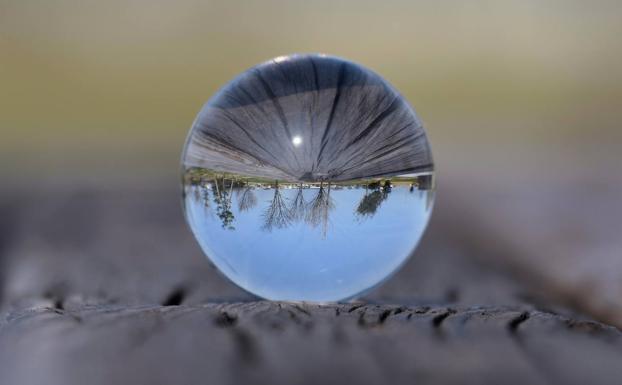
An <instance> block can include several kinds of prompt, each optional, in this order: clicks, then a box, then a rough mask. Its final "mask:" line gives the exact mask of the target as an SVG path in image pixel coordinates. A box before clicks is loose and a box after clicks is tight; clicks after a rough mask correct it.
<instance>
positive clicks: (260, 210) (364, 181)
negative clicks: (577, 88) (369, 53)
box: [182, 55, 434, 302]
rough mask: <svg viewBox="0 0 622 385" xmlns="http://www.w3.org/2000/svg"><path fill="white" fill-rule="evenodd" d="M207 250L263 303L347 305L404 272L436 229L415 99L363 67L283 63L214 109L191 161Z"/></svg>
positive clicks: (200, 121) (195, 219)
mask: <svg viewBox="0 0 622 385" xmlns="http://www.w3.org/2000/svg"><path fill="white" fill-rule="evenodd" d="M182 163H183V183H184V190H183V192H184V205H185V211H186V218H187V220H188V223H189V224H190V227H191V229H192V231H193V233H194V235H195V237H196V238H197V240H198V242H199V244H200V245H201V248H202V249H203V251H204V252H205V254H206V255H207V256H208V258H209V259H210V260H211V261H212V262H213V263H214V264H215V265H216V267H217V268H218V269H219V270H220V271H222V272H223V273H224V275H226V276H227V277H228V278H229V279H231V280H232V281H233V282H234V283H236V284H237V285H239V286H240V287H242V288H243V289H246V290H248V291H250V292H252V293H254V294H256V295H258V296H260V297H264V298H268V299H273V300H290V301H319V302H325V301H338V300H345V299H350V298H353V297H356V296H358V295H361V293H363V292H365V291H366V290H368V289H370V288H372V287H374V286H376V285H378V284H379V283H381V282H382V281H383V280H385V279H386V278H387V277H389V276H390V275H391V274H392V273H394V272H395V271H396V270H397V269H398V268H399V267H400V266H401V265H402V264H403V263H404V262H405V261H406V259H407V258H408V257H409V255H410V254H411V253H412V251H413V250H414V248H415V246H416V245H417V243H418V242H419V239H420V237H421V235H422V233H423V231H424V229H425V227H426V225H427V221H428V218H429V215H430V212H431V209H432V204H433V200H434V173H433V171H434V167H433V162H432V155H431V151H430V146H429V143H428V140H427V137H426V134H425V131H424V130H423V127H422V125H421V122H420V121H419V119H418V118H417V116H416V115H415V113H414V111H413V110H412V108H411V107H410V106H409V105H408V103H407V102H406V101H405V100H404V99H403V98H402V97H401V96H400V95H399V93H398V92H397V91H396V90H395V89H393V88H392V87H391V86H390V85H389V84H388V83H387V82H386V81H384V80H383V79H382V78H381V77H379V76H378V75H376V74H375V73H373V72H371V71H369V70H368V69H366V68H364V67H361V66H360V65H357V64H354V63H352V62H348V61H345V60H342V59H338V58H334V57H330V56H325V55H322V56H319V55H299V56H298V55H296V56H288V57H280V58H278V60H276V59H275V60H272V61H270V62H267V63H263V64H261V65H259V66H257V67H254V68H251V69H250V70H248V71H246V72H244V73H243V74H241V75H240V76H238V77H237V78H236V79H234V80H233V81H232V82H231V83H229V84H228V85H227V86H225V87H224V88H223V89H222V90H221V91H219V92H218V93H217V94H216V95H215V96H214V97H212V98H211V99H210V100H209V101H208V102H207V104H206V105H205V106H204V107H203V109H202V110H201V112H200V113H199V116H198V117H197V119H196V121H195V123H194V125H193V127H192V129H191V132H190V135H189V137H188V141H187V143H186V146H185V148H184V152H183V155H182Z"/></svg>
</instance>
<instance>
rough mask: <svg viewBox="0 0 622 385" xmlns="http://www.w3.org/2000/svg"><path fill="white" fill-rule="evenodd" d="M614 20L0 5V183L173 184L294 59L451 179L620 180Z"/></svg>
mask: <svg viewBox="0 0 622 385" xmlns="http://www.w3.org/2000/svg"><path fill="white" fill-rule="evenodd" d="M620 20H622V3H620V2H619V1H606V0H602V1H590V2H588V1H574V0H571V1H561V0H552V1H539V0H527V1H519V0H509V1H502V2H499V1H486V0H476V1H470V2H463V1H447V0H443V1H434V2H432V1H426V2H423V1H386V2H378V1H354V0H349V1H328V0H319V1H306V2H303V1H276V0H268V1H261V2H260V1H198V0H184V1H174V2H173V1H162V0H154V1H146V0H142V1H136V0H135V1H106V2H99V1H67V0H57V1H44V0H21V1H20V0H0V134H1V138H2V139H1V140H0V176H2V180H3V181H4V182H3V184H4V185H5V187H6V186H11V185H22V184H24V183H26V184H30V183H32V182H33V181H36V183H40V182H41V181H45V182H46V183H59V184H64V185H68V184H69V185H74V184H83V183H87V184H99V183H113V184H115V183H124V184H125V183H142V184H152V183H153V184H155V185H163V184H164V183H172V182H174V181H175V179H176V178H177V177H178V176H177V173H178V160H179V154H180V151H181V147H182V145H183V142H184V140H185V135H186V133H187V130H188V129H189V126H190V124H191V123H192V120H193V119H194V117H195V115H196V113H197V112H198V110H199V109H200V107H201V106H202V104H203V103H204V102H205V101H206V100H207V99H208V98H209V97H210V96H211V95H212V94H213V93H214V92H215V91H216V90H217V89H218V88H219V87H221V86H222V85H224V84H225V83H226V82H227V81H229V80H230V79H231V78H232V77H233V76H235V75H237V74H238V73H240V72H242V71H244V70H245V69H246V68H248V67H250V66H253V65H255V64H257V63H259V62H261V61H264V60H267V59H270V58H272V57H275V56H278V55H283V54H288V53H295V52H323V53H328V54H333V55H337V56H342V57H345V58H348V59H351V60H354V61H357V62H360V63H361V64H363V65H365V66H368V67H370V68H372V69H373V70H375V71H377V72H378V73H380V74H381V75H382V76H384V77H385V78H387V79H388V80H389V81H390V82H391V83H392V84H393V85H394V86H395V87H396V88H398V89H399V90H400V91H401V92H402V93H403V94H404V95H405V96H406V97H407V98H408V100H409V101H410V102H411V103H412V104H413V106H414V107H415V109H416V110H417V111H418V113H419V115H420V116H421V118H422V119H423V121H424V124H425V125H426V127H427V129H428V132H429V136H430V139H431V141H432V146H433V150H434V152H435V157H436V161H437V163H438V165H439V167H440V169H441V171H443V170H444V171H445V172H446V173H449V174H452V173H455V174H458V173H463V174H464V173H465V172H466V173H467V174H469V173H470V174H475V173H476V171H481V173H482V174H486V173H489V172H497V173H498V172H517V175H521V173H522V174H523V175H524V176H525V177H529V176H530V175H533V174H534V173H540V174H542V173H544V174H542V175H543V176H546V173H550V174H551V175H552V174H557V173H560V172H561V173H564V172H567V173H574V172H585V171H587V172H592V171H593V170H600V171H603V172H606V173H607V172H615V171H616V169H617V165H619V164H620V156H619V154H618V152H619V143H621V142H622V140H621V139H622V132H621V130H620V128H619V122H620V118H621V117H622V113H621V111H620V110H621V108H620V107H621V106H620V104H621V101H622V50H621V48H622V47H621V44H622V41H621V39H620V36H622V23H621V22H620Z"/></svg>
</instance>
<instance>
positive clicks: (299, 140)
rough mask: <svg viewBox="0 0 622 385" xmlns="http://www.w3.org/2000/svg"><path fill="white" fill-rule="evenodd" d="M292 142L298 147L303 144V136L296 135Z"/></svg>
mask: <svg viewBox="0 0 622 385" xmlns="http://www.w3.org/2000/svg"><path fill="white" fill-rule="evenodd" d="M292 144H293V145H294V147H298V146H300V145H301V144H302V138H301V137H300V136H294V138H293V139H292Z"/></svg>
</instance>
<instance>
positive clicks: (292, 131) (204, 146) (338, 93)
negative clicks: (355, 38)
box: [184, 55, 433, 181]
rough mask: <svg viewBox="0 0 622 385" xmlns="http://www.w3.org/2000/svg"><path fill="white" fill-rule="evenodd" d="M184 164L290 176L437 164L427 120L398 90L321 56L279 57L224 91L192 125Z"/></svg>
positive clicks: (338, 175)
mask: <svg viewBox="0 0 622 385" xmlns="http://www.w3.org/2000/svg"><path fill="white" fill-rule="evenodd" d="M294 138H296V140H297V141H298V142H297V143H294ZM184 164H185V165H186V166H187V167H193V166H194V167H203V168H207V169H211V170H216V171H220V172H231V173H236V174H241V175H246V176H256V177H267V178H274V179H284V180H289V181H317V180H324V179H330V180H333V181H343V180H352V179H358V178H367V177H380V176H392V175H400V174H410V173H419V172H426V171H431V170H432V169H433V164H432V155H431V152H430V147H429V144H428V141H427V138H426V134H425V132H424V130H423V127H422V125H421V122H420V121H419V119H418V118H417V116H416V115H415V113H414V111H413V110H412V108H411V107H410V106H409V105H408V103H407V102H406V101H405V100H404V99H403V98H402V97H401V96H400V95H399V93H398V92H397V91H396V90H394V89H393V88H392V87H391V86H390V85H389V84H388V83H386V82H385V81H384V80H383V79H382V78H380V77H379V76H378V75H376V74H375V73H373V72H371V71H369V70H367V69H365V68H363V67H361V66H359V65H357V64H354V63H351V62H348V61H344V60H341V59H337V58H333V57H328V56H320V55H303V56H291V57H286V58H277V59H275V60H273V61H270V62H267V63H264V64H261V65H259V66H257V67H254V68H252V69H250V70H248V71H247V72H245V73H243V74H242V75H240V76H239V77H238V78H236V79H234V80H233V81H232V82H231V83H230V84H228V85H227V86H225V87H224V88H223V89H222V90H220V91H219V93H218V94H216V95H215V96H214V97H213V98H212V99H211V100H210V101H209V102H208V103H207V104H206V105H205V107H204V108H203V109H202V110H201V112H200V113H199V115H198V117H197V119H196V121H195V123H194V125H193V127H192V131H191V134H190V136H189V138H188V143H187V145H186V151H185V155H184Z"/></svg>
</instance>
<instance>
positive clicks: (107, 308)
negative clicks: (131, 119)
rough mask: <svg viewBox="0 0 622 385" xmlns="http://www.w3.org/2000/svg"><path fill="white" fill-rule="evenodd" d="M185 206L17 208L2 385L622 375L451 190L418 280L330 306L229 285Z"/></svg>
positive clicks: (619, 358) (596, 335)
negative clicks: (260, 297)
mask: <svg viewBox="0 0 622 385" xmlns="http://www.w3.org/2000/svg"><path fill="white" fill-rule="evenodd" d="M445 191H450V190H445ZM178 193H179V192H178V191H176V190H174V189H171V190H141V189H127V188H126V189H121V190H114V189H108V190H106V189H101V188H97V189H93V190H80V191H78V192H72V191H69V190H61V191H53V190H52V189H47V190H45V191H34V192H33V191H30V192H15V193H11V192H4V193H3V194H2V197H1V198H0V202H1V203H0V211H1V213H2V214H3V215H2V216H0V230H2V231H1V232H0V233H1V234H2V237H1V238H0V261H1V266H2V268H1V269H0V272H1V278H0V279H1V282H0V283H1V285H0V288H1V289H0V296H1V298H2V299H1V300H0V314H1V316H0V319H1V321H0V373H2V374H1V376H0V379H1V380H2V381H1V383H2V384H5V383H6V384H20V385H22V384H25V385H30V384H33V385H35V384H51V385H55V384H84V383H89V384H109V383H115V384H142V383H144V384H170V383H179V384H186V383H188V384H189V383H230V384H234V383H249V382H253V383H266V384H268V383H269V384H275V383H276V384H279V383H284V384H285V383H288V384H289V383H308V384H317V383H343V382H345V381H356V382H359V383H369V384H377V383H388V382H393V383H409V384H410V383H432V384H435V383H441V384H469V383H472V384H484V383H491V384H498V383H504V384H514V383H516V384H518V383H533V384H540V383H542V384H585V383H590V384H616V383H619V381H620V379H621V378H622V365H620V364H619V363H620V362H622V339H621V334H620V331H619V330H618V329H616V328H614V327H611V326H607V325H605V324H602V323H599V322H596V321H593V320H591V319H590V318H589V317H587V316H585V315H580V314H578V313H576V312H575V311H573V310H572V309H568V308H566V307H563V306H560V305H558V303H559V302H555V301H552V300H551V299H557V298H558V297H557V296H553V297H550V296H549V295H548V294H549V292H548V291H547V289H548V288H549V286H547V285H546V282H545V281H544V282H543V281H537V280H536V278H534V279H533V280H525V279H524V277H523V275H522V272H521V271H520V270H517V269H516V268H514V267H513V265H510V266H507V265H505V264H504V263H503V261H505V260H506V256H505V253H506V252H512V250H511V249H509V248H506V247H505V246H503V244H501V243H500V242H503V241H502V239H501V238H499V237H496V236H493V234H494V233H485V234H480V233H478V232H477V229H478V228H479V222H480V221H479V220H478V221H474V223H473V224H472V225H471V226H469V227H468V228H465V226H463V224H464V222H461V221H460V220H459V218H458V217H456V211H455V210H456V207H455V206H454V205H455V204H457V203H458V200H457V198H456V199H450V197H451V193H450V192H449V193H447V194H449V195H448V196H447V198H444V197H443V193H442V192H441V194H440V196H439V206H438V208H437V211H436V212H435V214H434V217H433V219H432V223H431V228H430V229H429V231H428V233H427V235H426V237H425V239H424V241H423V243H422V245H421V248H420V249H419V250H418V251H417V253H416V255H415V256H414V258H412V259H411V260H410V261H409V263H408V264H407V265H406V266H405V267H404V269H403V270H402V271H400V272H399V273H398V274H397V275H396V276H395V277H394V278H393V279H392V280H390V281H389V282H388V283H387V284H385V285H384V286H382V287H380V288H379V289H378V290H377V291H375V292H373V293H371V294H370V295H369V297H367V298H365V299H363V300H362V301H363V302H361V303H354V304H342V305H324V306H319V305H312V304H287V303H270V302H262V301H259V302H257V301H256V300H255V299H254V298H253V297H252V296H250V295H248V294H246V293H244V292H242V291H240V290H239V289H237V288H235V287H233V286H232V285H230V284H229V283H227V282H226V281H225V280H224V279H223V278H221V277H220V276H219V275H218V274H217V273H216V272H215V271H214V269H212V268H210V267H209V266H208V263H207V262H206V260H205V259H204V257H203V256H202V255H201V253H200V251H199V250H198V248H197V246H196V245H195V242H194V240H193V239H192V238H191V235H190V234H189V232H188V231H187V229H186V227H185V225H184V224H183V221H182V217H181V212H180V207H179V200H178ZM454 198H455V197H454ZM449 202H452V204H451V205H450V204H449ZM491 237H492V239H494V240H495V241H494V242H491ZM491 243H492V244H491ZM543 288H544V290H543ZM562 302H563V301H562ZM566 302H569V301H566Z"/></svg>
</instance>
